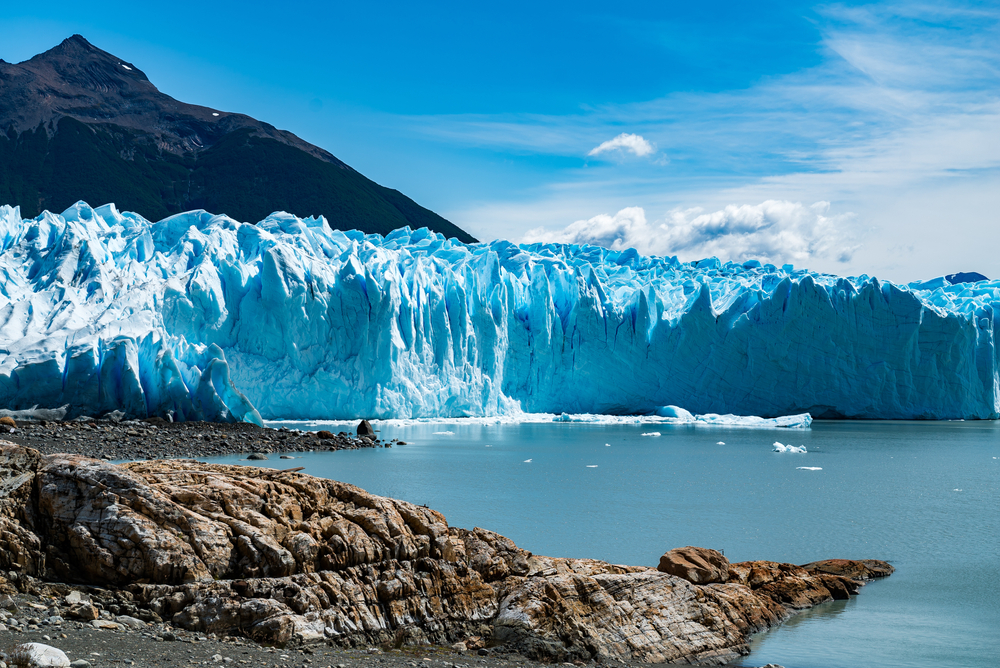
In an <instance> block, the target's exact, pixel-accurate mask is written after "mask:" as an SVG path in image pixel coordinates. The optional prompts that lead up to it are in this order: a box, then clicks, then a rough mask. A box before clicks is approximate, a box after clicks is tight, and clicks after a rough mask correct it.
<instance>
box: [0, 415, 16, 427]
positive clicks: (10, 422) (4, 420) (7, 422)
mask: <svg viewBox="0 0 1000 668" xmlns="http://www.w3.org/2000/svg"><path fill="white" fill-rule="evenodd" d="M0 424H2V425H3V426H5V427H10V428H11V429H16V428H17V423H16V422H14V418H12V417H9V416H7V415H5V416H3V417H0Z"/></svg>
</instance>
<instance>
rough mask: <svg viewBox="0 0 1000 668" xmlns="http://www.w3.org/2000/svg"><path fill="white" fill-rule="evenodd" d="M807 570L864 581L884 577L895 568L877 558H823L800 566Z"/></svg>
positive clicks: (890, 573)
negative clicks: (854, 559)
mask: <svg viewBox="0 0 1000 668" xmlns="http://www.w3.org/2000/svg"><path fill="white" fill-rule="evenodd" d="M802 568H804V569H805V570H807V571H814V572H817V573H829V574H830V575H840V576H842V577H845V578H850V579H852V580H858V581H865V580H872V579H874V578H884V577H887V576H889V575H892V572H893V571H894V570H896V569H895V568H893V567H892V566H891V565H889V564H888V563H886V562H884V561H879V560H877V559H860V560H858V561H853V560H851V559H825V560H823V561H814V562H812V563H809V564H805V565H803V566H802Z"/></svg>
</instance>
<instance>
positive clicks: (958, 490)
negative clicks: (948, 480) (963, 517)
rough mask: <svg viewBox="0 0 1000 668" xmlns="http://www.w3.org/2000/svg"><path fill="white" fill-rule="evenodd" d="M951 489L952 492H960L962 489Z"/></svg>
mask: <svg viewBox="0 0 1000 668" xmlns="http://www.w3.org/2000/svg"><path fill="white" fill-rule="evenodd" d="M951 491H953V492H961V491H962V490H960V489H953V490H951Z"/></svg>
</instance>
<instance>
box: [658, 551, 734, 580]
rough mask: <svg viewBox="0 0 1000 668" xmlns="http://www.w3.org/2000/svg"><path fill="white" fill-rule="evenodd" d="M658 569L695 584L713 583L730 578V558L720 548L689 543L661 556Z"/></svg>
mask: <svg viewBox="0 0 1000 668" xmlns="http://www.w3.org/2000/svg"><path fill="white" fill-rule="evenodd" d="M656 570H658V571H660V572H661V573H669V574H670V575H676V576H677V577H679V578H684V579H685V580H687V581H688V582H693V583H694V584H711V583H713V582H725V581H726V580H728V579H729V560H728V559H726V558H725V557H724V556H722V553H721V552H719V551H718V550H710V549H708V548H705V547H691V546H690V545H688V546H687V547H678V548H675V549H673V550H670V551H669V552H667V553H666V554H664V555H663V556H662V557H660V565H659V566H658V567H657V568H656Z"/></svg>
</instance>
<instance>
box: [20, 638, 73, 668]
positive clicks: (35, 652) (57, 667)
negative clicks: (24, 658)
mask: <svg viewBox="0 0 1000 668" xmlns="http://www.w3.org/2000/svg"><path fill="white" fill-rule="evenodd" d="M19 647H21V648H23V649H24V651H25V652H27V654H28V656H29V657H30V658H29V661H30V663H29V664H28V665H29V666H31V668H69V657H68V656H66V653H65V652H63V651H62V650H61V649H56V648H55V647H52V646H50V645H43V644H42V643H38V642H29V643H25V644H23V645H20V646H19Z"/></svg>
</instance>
